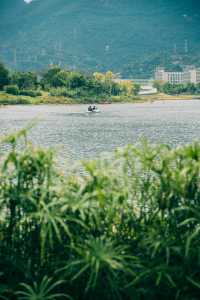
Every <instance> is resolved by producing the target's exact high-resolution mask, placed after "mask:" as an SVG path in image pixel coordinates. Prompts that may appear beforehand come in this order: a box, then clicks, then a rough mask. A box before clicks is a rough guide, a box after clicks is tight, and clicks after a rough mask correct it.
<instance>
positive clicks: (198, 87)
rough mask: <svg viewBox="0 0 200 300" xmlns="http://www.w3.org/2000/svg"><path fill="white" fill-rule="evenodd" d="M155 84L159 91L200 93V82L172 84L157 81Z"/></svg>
mask: <svg viewBox="0 0 200 300" xmlns="http://www.w3.org/2000/svg"><path fill="white" fill-rule="evenodd" d="M154 86H155V87H156V88H157V89H158V91H159V92H163V93H165V94H169V95H180V94H200V84H199V83H198V84H194V83H187V84H171V83H168V82H167V83H163V82H160V81H155V82H154Z"/></svg>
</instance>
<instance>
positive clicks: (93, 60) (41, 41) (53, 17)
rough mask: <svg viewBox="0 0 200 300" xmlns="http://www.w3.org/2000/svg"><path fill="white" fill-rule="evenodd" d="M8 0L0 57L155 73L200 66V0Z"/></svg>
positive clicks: (11, 61)
mask: <svg viewBox="0 0 200 300" xmlns="http://www.w3.org/2000/svg"><path fill="white" fill-rule="evenodd" d="M27 2H30V3H29V4H28V3H25V2H24V0H1V1H0V60H2V61H4V62H5V63H7V64H8V65H9V66H10V67H12V68H16V69H30V68H31V69H42V68H45V67H46V66H47V65H49V64H51V63H54V64H61V65H63V66H68V67H71V68H74V69H76V68H78V69H83V70H91V71H95V70H100V71H101V70H108V69H112V70H113V71H115V72H121V73H122V75H123V76H138V77H139V76H140V77H149V76H151V74H152V71H153V69H154V68H155V66H156V65H158V64H163V65H166V66H168V67H171V68H173V67H174V66H175V67H177V66H178V67H180V66H182V65H183V64H187V63H190V64H191V63H194V64H198V61H199V49H200V39H199V37H200V2H199V1H197V0H182V1H181V0H177V1H174V0H121V1H120V0H34V1H32V2H31V1H27Z"/></svg>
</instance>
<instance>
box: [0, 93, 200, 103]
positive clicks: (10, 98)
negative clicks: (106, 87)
mask: <svg viewBox="0 0 200 300" xmlns="http://www.w3.org/2000/svg"><path fill="white" fill-rule="evenodd" d="M95 100H96V101H95ZM165 100H172V101H173V100H200V95H185V94H181V95H167V94H161V93H159V94H154V95H145V96H130V97H128V96H115V97H110V98H109V99H102V100H99V99H94V100H93V101H91V99H90V100H88V101H87V99H81V98H80V99H78V98H66V97H59V96H56V97H55V96H50V95H48V94H47V93H44V94H43V95H42V96H39V97H30V96H20V95H17V96H15V95H10V94H7V93H5V92H0V106H6V105H42V104H54V105H55V104H57V105H59V104H62V105H63V104H66V105H71V104H90V103H91V102H93V103H96V104H113V103H145V102H154V101H165Z"/></svg>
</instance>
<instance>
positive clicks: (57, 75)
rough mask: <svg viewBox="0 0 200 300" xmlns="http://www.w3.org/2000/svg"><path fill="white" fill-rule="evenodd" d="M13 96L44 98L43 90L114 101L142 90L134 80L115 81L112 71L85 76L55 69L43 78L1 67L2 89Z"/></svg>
mask: <svg viewBox="0 0 200 300" xmlns="http://www.w3.org/2000/svg"><path fill="white" fill-rule="evenodd" d="M1 89H2V90H3V89H4V90H5V91H6V92H7V93H8V94H12V95H25V96H30V97H37V96H41V93H40V92H39V91H38V90H41V91H48V92H49V91H50V95H51V96H57V97H60V96H61V97H69V98H74V99H80V100H83V101H85V99H86V100H87V99H88V98H95V99H96V98H97V99H98V98H99V99H100V98H105V97H106V98H111V97H112V96H133V95H137V94H138V93H139V90H140V87H139V85H137V84H134V83H133V82H131V81H128V80H127V81H123V83H122V82H116V81H115V74H113V73H112V72H111V71H108V72H106V73H105V74H104V73H94V74H84V73H82V72H80V71H72V70H64V69H61V68H60V67H57V66H53V67H51V68H50V69H48V70H46V71H45V72H43V74H41V75H40V76H39V75H38V74H36V73H35V72H12V73H11V72H9V71H8V70H7V69H6V68H5V67H4V65H3V64H0V90H1Z"/></svg>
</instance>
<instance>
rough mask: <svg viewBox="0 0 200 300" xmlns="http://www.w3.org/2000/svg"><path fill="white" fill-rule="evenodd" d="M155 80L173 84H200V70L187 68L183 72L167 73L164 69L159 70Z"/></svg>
mask: <svg viewBox="0 0 200 300" xmlns="http://www.w3.org/2000/svg"><path fill="white" fill-rule="evenodd" d="M155 80H159V81H164V82H169V83H171V84H185V83H194V84H197V83H200V69H197V68H195V67H186V68H185V69H184V70H183V71H182V72H166V71H165V69H164V68H157V69H156V72H155Z"/></svg>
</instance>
